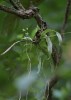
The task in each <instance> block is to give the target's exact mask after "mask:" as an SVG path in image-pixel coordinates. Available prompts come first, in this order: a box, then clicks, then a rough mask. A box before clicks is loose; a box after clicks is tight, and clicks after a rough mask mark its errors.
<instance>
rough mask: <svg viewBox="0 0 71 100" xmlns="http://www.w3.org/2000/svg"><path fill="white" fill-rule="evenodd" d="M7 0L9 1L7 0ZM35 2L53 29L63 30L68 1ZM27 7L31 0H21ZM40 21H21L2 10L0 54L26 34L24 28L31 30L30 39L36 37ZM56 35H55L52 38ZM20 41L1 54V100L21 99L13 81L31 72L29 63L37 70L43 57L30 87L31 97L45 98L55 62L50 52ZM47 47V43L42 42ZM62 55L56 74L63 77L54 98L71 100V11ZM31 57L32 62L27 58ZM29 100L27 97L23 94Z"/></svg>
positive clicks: (0, 13) (2, 1)
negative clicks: (49, 54) (37, 73)
mask: <svg viewBox="0 0 71 100" xmlns="http://www.w3.org/2000/svg"><path fill="white" fill-rule="evenodd" d="M6 1H7V0H6ZM33 1H34V0H33ZM40 1H42V2H39V4H37V0H35V4H36V5H37V6H38V7H39V9H40V14H41V16H42V17H43V19H44V20H45V21H46V22H47V24H48V27H49V28H50V29H53V30H56V31H58V32H60V30H61V27H62V23H63V19H64V14H65V8H66V3H67V0H40ZM21 2H22V4H23V5H24V6H25V7H28V4H29V3H28V2H29V0H26V1H25V0H21ZM0 3H1V4H6V5H7V6H10V4H9V3H7V2H5V0H0ZM36 27H37V23H36V21H35V20H34V19H29V20H27V19H26V20H22V19H20V18H17V17H16V16H14V15H11V14H7V13H5V12H2V11H0V54H1V53H2V52H4V51H5V50H6V49H7V48H8V47H9V46H10V45H11V44H12V43H14V42H15V41H17V40H20V39H21V38H23V37H24V36H25V32H24V31H23V29H25V30H26V28H28V30H26V33H27V32H28V33H29V34H28V35H29V36H30V37H31V38H33V37H34V35H35V33H34V31H35V28H36ZM53 38H54V37H53ZM25 44H26V42H21V43H19V44H17V45H16V46H14V47H13V48H12V49H11V50H10V51H9V52H7V53H6V54H5V55H3V56H0V100H18V98H19V94H18V90H17V89H16V87H15V86H14V81H15V79H16V78H18V77H19V76H21V75H23V74H25V73H28V72H29V70H30V63H31V67H32V70H34V69H35V70H36V71H37V67H38V65H39V62H40V61H39V58H40V57H41V62H42V66H41V69H40V70H41V71H40V74H39V76H38V79H37V80H36V82H34V83H33V84H32V86H31V87H30V88H29V89H28V95H27V98H28V100H43V97H44V91H45V86H46V82H47V80H48V79H49V78H50V76H52V75H53V74H54V65H53V62H52V60H51V59H49V56H48V53H46V54H44V53H43V50H41V49H39V47H38V46H34V45H33V44H32V43H28V42H27V44H28V45H26V46H25ZM41 46H42V48H43V49H44V50H45V45H44V43H43V44H41ZM62 49H63V54H62V56H63V57H62V61H61V63H60V66H58V67H59V68H58V70H57V73H58V74H59V75H60V76H61V81H59V82H58V84H57V85H56V86H55V88H54V90H53V97H54V100H70V99H71V12H70V16H69V19H68V24H67V26H66V30H65V37H64V42H63V44H62ZM28 55H29V57H30V61H29V58H28ZM22 100H26V96H23V97H22Z"/></svg>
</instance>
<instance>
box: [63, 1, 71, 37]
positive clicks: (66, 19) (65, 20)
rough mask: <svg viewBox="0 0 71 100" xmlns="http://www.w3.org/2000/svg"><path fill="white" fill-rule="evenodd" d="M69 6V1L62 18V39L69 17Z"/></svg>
mask: <svg viewBox="0 0 71 100" xmlns="http://www.w3.org/2000/svg"><path fill="white" fill-rule="evenodd" d="M70 5H71V0H67V7H66V11H65V16H64V22H63V26H62V29H61V34H62V37H63V35H64V31H65V28H66V25H67V21H68V17H69V11H70Z"/></svg>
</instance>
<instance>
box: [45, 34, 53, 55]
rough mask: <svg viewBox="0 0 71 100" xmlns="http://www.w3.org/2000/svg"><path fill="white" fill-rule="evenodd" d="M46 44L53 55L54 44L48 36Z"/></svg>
mask: <svg viewBox="0 0 71 100" xmlns="http://www.w3.org/2000/svg"><path fill="white" fill-rule="evenodd" d="M46 42H47V44H48V45H47V48H48V52H49V54H52V42H51V39H50V38H49V37H48V36H47V35H46Z"/></svg>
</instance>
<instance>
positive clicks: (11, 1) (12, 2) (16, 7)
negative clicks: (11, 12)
mask: <svg viewBox="0 0 71 100" xmlns="http://www.w3.org/2000/svg"><path fill="white" fill-rule="evenodd" d="M9 1H10V3H11V4H12V5H13V7H14V8H15V9H17V10H19V7H18V5H17V4H16V3H15V2H14V1H13V0H9Z"/></svg>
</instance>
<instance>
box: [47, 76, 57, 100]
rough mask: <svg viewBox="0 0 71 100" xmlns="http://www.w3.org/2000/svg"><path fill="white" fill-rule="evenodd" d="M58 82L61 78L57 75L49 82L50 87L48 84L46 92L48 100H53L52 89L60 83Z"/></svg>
mask: <svg viewBox="0 0 71 100" xmlns="http://www.w3.org/2000/svg"><path fill="white" fill-rule="evenodd" d="M58 80H59V77H58V76H56V75H55V76H53V77H52V78H51V79H50V80H49V85H48V83H47V86H46V90H45V98H46V100H52V87H54V86H55V84H56V83H57V82H58ZM48 87H49V88H48Z"/></svg>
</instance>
